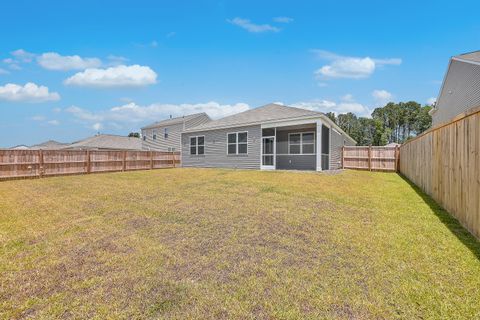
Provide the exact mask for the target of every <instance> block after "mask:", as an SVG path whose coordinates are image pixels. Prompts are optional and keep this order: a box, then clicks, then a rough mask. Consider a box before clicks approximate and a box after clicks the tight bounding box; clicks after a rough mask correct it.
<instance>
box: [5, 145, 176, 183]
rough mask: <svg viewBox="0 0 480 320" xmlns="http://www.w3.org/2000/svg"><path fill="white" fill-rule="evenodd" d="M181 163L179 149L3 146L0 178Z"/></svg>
mask: <svg viewBox="0 0 480 320" xmlns="http://www.w3.org/2000/svg"><path fill="white" fill-rule="evenodd" d="M179 163H180V153H178V152H160V151H97V150H95V151H93V150H92V151H77V150H0V179H15V178H36V177H39V178H41V177H47V176H57V175H67V174H88V173H96V172H112V171H129V170H147V169H159V168H172V167H175V166H177V165H178V164H179Z"/></svg>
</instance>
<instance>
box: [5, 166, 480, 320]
mask: <svg viewBox="0 0 480 320" xmlns="http://www.w3.org/2000/svg"><path fill="white" fill-rule="evenodd" d="M479 259H480V244H479V243H478V242H477V241H476V240H475V239H474V238H473V237H471V236H470V235H469V234H468V233H467V232H466V231H465V230H464V229H463V228H462V227H461V226H459V224H458V223H457V222H456V220H454V219H452V218H450V216H449V215H448V214H447V213H446V212H445V211H443V210H441V209H440V208H439V207H438V206H436V205H435V203H434V202H433V201H432V200H431V199H430V198H428V197H426V196H425V195H423V194H422V193H421V192H419V190H418V189H416V188H414V187H412V186H411V185H410V184H409V183H408V182H407V181H405V180H403V179H402V178H401V177H400V176H398V175H396V174H392V173H370V172H359V171H346V172H343V173H340V174H337V175H324V174H318V173H301V172H297V173H296V172H259V171H234V170H214V169H210V170H209V169H168V170H154V171H138V172H128V173H111V174H96V175H87V176H69V177H58V178H48V179H42V180H23V181H6V182H1V183H0V276H1V278H0V317H1V318H27V317H34V318H45V319H51V318H57V317H58V318H97V319H105V318H175V319H188V318H197V319H208V318H215V319H219V318H220V319H222V318H224V319H272V318H276V319H305V318H307V319H308V318H310V319H318V318H333V319H335V318H338V319H344V318H355V319H367V318H368V319H372V318H379V319H382V318H390V319H391V318H402V319H414V318H423V319H440V318H442V319H446V318H455V319H461V318H464V319H472V318H479V317H480V311H479V310H480V260H479Z"/></svg>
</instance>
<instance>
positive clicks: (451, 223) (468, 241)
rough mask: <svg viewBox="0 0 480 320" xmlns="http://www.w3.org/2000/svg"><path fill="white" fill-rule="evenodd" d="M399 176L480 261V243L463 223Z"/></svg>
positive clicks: (402, 176) (403, 177)
mask: <svg viewBox="0 0 480 320" xmlns="http://www.w3.org/2000/svg"><path fill="white" fill-rule="evenodd" d="M399 176H400V177H401V178H402V179H403V180H404V181H405V182H406V183H408V184H409V185H410V187H412V189H413V190H415V192H416V193H417V194H418V195H419V196H420V197H421V198H422V200H423V201H424V202H425V203H426V204H427V205H428V206H429V207H430V209H432V211H433V213H435V215H436V216H437V217H438V219H439V220H440V221H441V222H442V223H443V224H444V225H445V226H446V227H447V228H448V230H450V232H451V233H452V234H453V235H454V236H455V237H457V239H458V240H460V241H461V242H462V243H463V245H464V246H465V247H467V248H468V249H469V250H470V251H471V252H472V253H473V254H474V255H475V257H476V258H477V260H479V261H480V242H479V241H478V240H477V238H475V237H474V236H473V235H472V234H471V233H470V232H469V231H468V230H467V229H465V227H463V226H462V225H461V223H460V222H459V221H458V220H457V219H456V218H455V217H454V216H452V215H451V214H450V213H448V211H447V210H445V209H444V208H442V207H441V206H440V205H439V204H438V203H437V202H436V201H435V200H434V199H433V198H432V197H430V196H429V195H428V194H426V193H425V192H423V190H422V189H420V188H419V187H418V186H417V185H415V184H414V183H413V182H411V181H410V180H408V178H407V177H406V176H404V175H402V174H399Z"/></svg>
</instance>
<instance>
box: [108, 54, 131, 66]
mask: <svg viewBox="0 0 480 320" xmlns="http://www.w3.org/2000/svg"><path fill="white" fill-rule="evenodd" d="M107 59H108V61H109V63H108V65H109V66H119V65H121V64H125V63H126V62H127V61H128V59H127V58H125V57H122V56H115V55H113V54H111V55H109V56H108V57H107Z"/></svg>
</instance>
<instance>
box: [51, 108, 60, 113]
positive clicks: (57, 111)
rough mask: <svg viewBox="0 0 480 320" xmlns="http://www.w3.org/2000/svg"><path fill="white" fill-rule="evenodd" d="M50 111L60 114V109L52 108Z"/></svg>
mask: <svg viewBox="0 0 480 320" xmlns="http://www.w3.org/2000/svg"><path fill="white" fill-rule="evenodd" d="M52 111H53V112H55V113H59V112H62V109H61V108H53V109H52Z"/></svg>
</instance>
